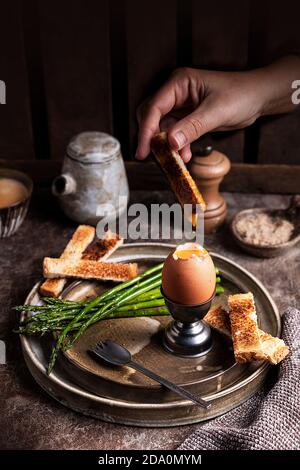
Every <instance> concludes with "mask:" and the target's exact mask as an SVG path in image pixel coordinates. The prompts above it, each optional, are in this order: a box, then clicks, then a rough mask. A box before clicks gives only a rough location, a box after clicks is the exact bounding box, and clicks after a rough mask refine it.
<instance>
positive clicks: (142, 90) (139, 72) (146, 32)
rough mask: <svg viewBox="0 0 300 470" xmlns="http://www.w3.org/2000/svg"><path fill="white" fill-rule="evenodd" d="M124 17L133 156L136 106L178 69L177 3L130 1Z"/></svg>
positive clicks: (133, 149) (156, 0) (135, 133)
mask: <svg viewBox="0 0 300 470" xmlns="http://www.w3.org/2000/svg"><path fill="white" fill-rule="evenodd" d="M125 14H126V39H127V61H128V103H129V133H130V147H131V152H132V154H134V152H135V146H136V138H137V121H136V110H137V107H138V106H139V104H140V103H141V102H142V101H143V100H144V99H145V98H147V97H148V96H149V95H150V94H152V93H153V92H154V91H155V90H157V88H158V87H159V86H160V85H161V84H162V83H163V82H164V81H165V80H166V78H167V77H168V75H169V73H170V72H171V71H172V70H173V69H174V68H175V67H176V50H177V49H176V48H177V43H176V24H177V23H176V19H177V12H176V3H175V2H174V0H164V1H163V2H162V1H161V0H152V1H151V2H141V1H140V0H127V1H126V9H125Z"/></svg>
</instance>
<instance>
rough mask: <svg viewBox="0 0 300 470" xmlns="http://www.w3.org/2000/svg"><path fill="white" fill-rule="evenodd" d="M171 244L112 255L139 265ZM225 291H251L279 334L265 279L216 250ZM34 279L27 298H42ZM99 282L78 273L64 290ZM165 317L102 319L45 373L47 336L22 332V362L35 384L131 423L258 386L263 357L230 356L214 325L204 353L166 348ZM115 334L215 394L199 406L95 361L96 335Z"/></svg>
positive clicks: (220, 402)
mask: <svg viewBox="0 0 300 470" xmlns="http://www.w3.org/2000/svg"><path fill="white" fill-rule="evenodd" d="M173 247H174V245H166V244H158V243H157V244H156V243H143V244H142V243H138V244H129V245H124V246H122V247H121V248H120V249H119V250H117V252H116V253H114V255H113V256H112V257H111V259H112V260H113V261H120V262H121V261H122V262H128V261H137V262H138V263H139V266H140V267H141V269H142V270H143V269H145V268H146V267H148V266H150V265H152V264H154V263H158V262H159V261H161V260H163V259H164V258H165V257H166V256H167V255H168V253H169V252H170V250H171V249H172V248H173ZM211 255H212V257H213V259H214V262H215V264H216V265H217V266H218V267H219V269H220V271H221V274H222V278H223V284H224V286H225V289H226V291H227V293H231V292H247V291H251V292H253V294H254V296H255V302H256V307H257V313H258V319H259V324H260V327H261V328H262V329H263V330H265V331H267V332H269V333H271V334H272V335H274V336H279V335H280V317H279V314H278V311H277V308H276V306H275V304H274V302H273V300H272V298H271V297H270V295H269V293H268V292H267V290H266V289H265V288H264V287H263V285H262V284H261V283H260V282H259V281H258V280H257V279H256V278H255V277H254V276H253V275H251V274H250V273H249V272H248V271H246V270H245V269H243V268H241V267H240V266H239V265H237V264H236V263H234V262H232V261H229V260H228V259H227V258H224V257H223V256H220V255H218V254H216V253H211ZM38 286H39V284H37V285H35V286H34V288H33V289H32V291H31V292H30V294H29V295H28V297H27V299H26V303H32V304H37V303H40V298H39V295H38ZM105 287H107V284H105V283H99V282H86V281H76V282H73V283H72V284H71V285H70V286H69V287H67V289H66V290H65V292H64V297H66V298H72V299H82V298H86V297H89V296H94V295H95V293H98V292H99V291H100V290H103V288H105ZM168 321H170V319H169V318H168V317H153V318H146V319H142V318H137V319H133V318H131V319H118V320H106V321H102V322H99V323H98V324H96V325H94V326H92V327H91V328H90V329H89V330H88V331H87V332H86V334H85V335H84V336H83V337H82V338H81V339H80V340H79V341H78V342H77V344H76V345H75V347H74V348H73V349H72V350H70V351H68V352H67V353H66V354H65V355H64V356H62V357H61V358H60V361H59V363H58V364H57V366H56V368H55V370H54V372H53V373H52V374H51V375H50V377H48V376H47V375H46V367H47V363H48V359H49V354H50V347H51V342H52V341H51V338H42V339H41V338H35V337H21V342H22V348H23V353H24V357H25V360H26V363H27V365H28V368H29V370H30V371H31V373H32V375H33V376H34V378H35V379H36V381H37V382H38V383H39V384H40V385H41V387H42V388H43V389H44V390H46V391H47V392H48V393H49V394H50V395H51V396H52V397H54V398H55V399H57V400H58V401H59V402H61V403H62V404H64V405H65V406H68V407H69V408H72V409H74V410H76V411H79V412H81V413H84V414H87V415H90V416H93V417H96V418H99V419H103V420H105V421H110V422H115V423H122V424H130V425H136V426H176V425H182V424H191V423H195V422H199V421H204V420H206V419H210V418H212V417H215V416H218V415H220V414H222V413H225V412H226V411H228V410H230V409H232V408H234V407H236V406H238V405H239V404H240V403H242V402H244V401H245V400H247V399H248V398H249V397H250V396H251V395H252V394H253V393H255V392H256V391H257V390H258V388H259V387H260V386H261V384H262V382H263V380H264V378H265V376H266V374H267V371H268V368H269V365H268V364H266V363H262V362H254V363H250V364H245V365H241V364H236V363H235V361H234V356H233V352H232V347H231V344H230V342H228V340H226V339H225V338H224V337H222V335H219V334H217V333H214V346H213V349H212V351H211V352H210V353H209V354H208V355H207V356H205V357H201V358H195V359H185V358H180V357H176V356H173V355H171V354H168V353H167V352H165V351H164V350H163V348H162V346H161V334H162V331H163V328H164V327H165V325H166V324H167V322H168ZM108 337H109V338H111V339H116V340H117V341H119V342H121V343H122V344H124V345H125V346H127V347H128V348H129V349H130V350H131V352H132V353H134V357H135V360H136V361H139V362H141V363H143V364H144V365H145V366H148V367H149V368H152V369H154V370H155V371H156V372H157V373H160V374H161V375H164V376H166V377H167V378H169V379H170V380H173V381H174V382H176V383H178V384H181V385H184V386H185V387H187V388H188V389H189V390H191V391H192V392H194V393H197V394H199V395H201V396H204V397H206V398H208V399H209V400H212V401H213V405H212V407H211V408H210V409H209V410H203V409H202V408H199V407H197V406H194V405H193V404H191V403H190V402H188V401H186V400H184V399H181V398H179V397H177V396H176V395H174V394H173V393H172V392H169V391H166V390H164V389H163V388H162V387H160V386H159V385H157V384H155V383H154V382H152V381H151V380H149V379H147V378H145V377H144V376H142V375H141V374H139V373H138V372H134V371H133V370H132V369H130V368H119V367H115V368H111V367H107V366H105V365H104V364H100V363H98V362H95V361H93V360H92V359H91V358H90V357H89V356H88V355H87V353H86V350H87V349H88V348H89V347H90V346H91V345H93V344H94V343H95V342H97V341H99V340H100V339H101V338H108Z"/></svg>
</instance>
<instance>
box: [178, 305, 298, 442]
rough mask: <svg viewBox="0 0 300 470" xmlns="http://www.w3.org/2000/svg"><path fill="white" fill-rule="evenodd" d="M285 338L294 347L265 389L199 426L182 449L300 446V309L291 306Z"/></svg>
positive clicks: (277, 367) (286, 314) (285, 322)
mask: <svg viewBox="0 0 300 470" xmlns="http://www.w3.org/2000/svg"><path fill="white" fill-rule="evenodd" d="M282 322H283V330H282V338H283V339H284V341H285V343H286V344H287V345H288V346H289V348H290V353H289V355H288V356H287V357H286V358H285V359H284V360H283V362H282V363H281V364H279V366H272V370H271V371H270V374H269V375H268V377H267V380H266V382H265V384H264V386H263V388H262V389H261V390H260V391H259V392H257V393H256V394H255V395H254V396H253V397H252V398H250V399H249V400H247V401H246V402H245V403H243V404H242V405H240V406H239V407H237V408H235V409H234V410H232V411H230V412H228V413H226V414H225V415H223V416H220V417H218V418H216V419H213V420H211V421H208V422H206V423H204V424H202V425H200V426H199V428H198V429H197V430H196V431H195V432H193V434H191V435H190V436H189V437H188V438H187V439H186V440H185V441H184V442H183V443H182V444H181V445H180V447H179V448H178V449H180V450H234V449H236V450H288V449H292V450H295V449H296V450H299V449H300V311H299V310H297V309H296V308H292V307H289V308H288V309H287V310H286V311H285V313H284V315H283V317H282Z"/></svg>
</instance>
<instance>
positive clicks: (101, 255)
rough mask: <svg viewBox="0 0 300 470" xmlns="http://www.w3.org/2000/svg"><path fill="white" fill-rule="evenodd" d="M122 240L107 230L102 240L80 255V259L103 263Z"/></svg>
mask: <svg viewBox="0 0 300 470" xmlns="http://www.w3.org/2000/svg"><path fill="white" fill-rule="evenodd" d="M123 240H124V239H123V238H122V237H121V236H120V235H117V234H116V233H113V232H111V231H110V230H108V231H107V232H106V234H105V235H104V237H103V238H102V239H98V240H96V241H95V243H93V244H92V245H91V246H89V247H88V248H86V250H84V252H83V253H82V256H81V259H85V260H90V261H104V260H106V259H107V258H108V257H109V256H110V255H111V254H112V253H113V252H114V251H116V249H117V248H119V246H121V245H122V243H123Z"/></svg>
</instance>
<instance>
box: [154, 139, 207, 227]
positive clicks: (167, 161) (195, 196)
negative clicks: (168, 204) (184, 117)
mask: <svg viewBox="0 0 300 470" xmlns="http://www.w3.org/2000/svg"><path fill="white" fill-rule="evenodd" d="M151 150H152V152H153V153H154V156H155V158H156V160H157V162H158V163H159V165H160V167H161V169H162V170H163V172H164V173H165V175H166V177H167V179H168V181H169V183H170V185H171V189H172V190H173V192H174V193H175V195H176V197H177V199H178V201H179V202H180V204H181V205H182V207H183V206H184V204H192V208H193V213H192V223H193V225H196V221H197V213H196V209H197V207H196V206H197V204H199V205H200V207H201V209H202V210H205V202H204V199H203V197H202V195H201V193H200V191H199V189H198V188H197V186H196V183H195V181H194V180H193V178H192V177H191V175H190V173H189V171H188V169H187V168H186V166H185V164H184V162H183V160H182V158H181V157H180V155H179V153H178V152H176V151H175V150H172V149H171V147H170V145H169V141H168V137H167V133H166V132H161V133H159V134H157V135H155V136H154V137H153V139H152V141H151Z"/></svg>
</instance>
